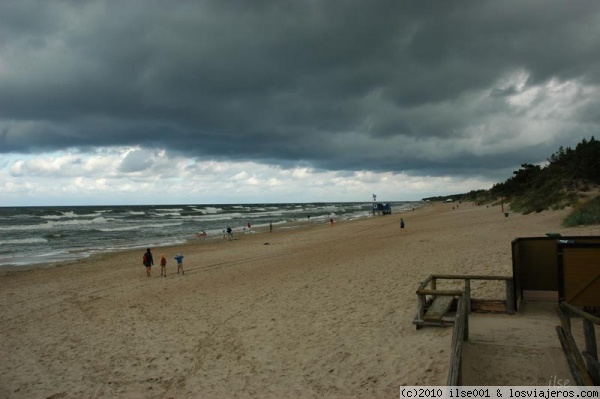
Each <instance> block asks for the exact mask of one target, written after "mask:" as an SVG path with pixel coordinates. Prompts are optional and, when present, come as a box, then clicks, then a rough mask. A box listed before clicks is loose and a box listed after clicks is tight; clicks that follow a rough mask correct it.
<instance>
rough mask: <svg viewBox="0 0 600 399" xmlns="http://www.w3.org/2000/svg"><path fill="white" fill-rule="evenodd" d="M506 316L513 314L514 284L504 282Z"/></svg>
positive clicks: (512, 281) (510, 281) (511, 280)
mask: <svg viewBox="0 0 600 399" xmlns="http://www.w3.org/2000/svg"><path fill="white" fill-rule="evenodd" d="M506 314H515V282H514V280H513V279H510V280H506Z"/></svg>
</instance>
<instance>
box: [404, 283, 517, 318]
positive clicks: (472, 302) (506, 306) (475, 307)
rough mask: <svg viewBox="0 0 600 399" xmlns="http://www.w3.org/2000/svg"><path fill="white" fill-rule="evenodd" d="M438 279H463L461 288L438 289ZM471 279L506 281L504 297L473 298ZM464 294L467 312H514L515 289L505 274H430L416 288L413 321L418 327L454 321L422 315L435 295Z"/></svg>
mask: <svg viewBox="0 0 600 399" xmlns="http://www.w3.org/2000/svg"><path fill="white" fill-rule="evenodd" d="M438 280H463V282H464V284H463V287H462V289H461V290H438V289H437V281H438ZM472 280H497V281H502V280H504V281H505V282H506V294H505V298H504V299H500V300H498V299H478V298H473V296H472V292H471V281H472ZM460 295H464V297H465V304H466V307H467V313H470V312H472V311H475V312H477V311H480V312H486V311H488V312H489V311H495V312H504V313H507V314H514V312H515V289H514V282H513V278H512V277H507V276H482V275H466V274H464V275H463V274H458V275H451V274H432V275H430V276H428V277H427V278H426V279H425V280H424V281H423V282H421V284H420V285H419V288H418V289H417V302H418V304H417V314H416V316H415V320H414V321H413V323H414V324H415V325H416V326H417V328H420V327H421V326H426V325H434V326H440V325H446V324H452V323H454V319H455V317H444V318H442V319H440V320H439V321H435V322H431V321H427V320H424V316H425V314H426V312H427V310H428V308H429V307H430V306H431V304H432V302H433V300H434V299H435V298H436V297H437V296H456V297H457V296H460Z"/></svg>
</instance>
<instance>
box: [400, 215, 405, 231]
mask: <svg viewBox="0 0 600 399" xmlns="http://www.w3.org/2000/svg"><path fill="white" fill-rule="evenodd" d="M400 230H404V219H402V218H400Z"/></svg>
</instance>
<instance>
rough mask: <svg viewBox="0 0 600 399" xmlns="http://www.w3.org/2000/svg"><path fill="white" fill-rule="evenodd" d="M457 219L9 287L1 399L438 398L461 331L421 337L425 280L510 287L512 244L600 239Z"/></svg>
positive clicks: (391, 221) (553, 224)
mask: <svg viewBox="0 0 600 399" xmlns="http://www.w3.org/2000/svg"><path fill="white" fill-rule="evenodd" d="M455 205H456V204H443V203H436V204H435V205H434V206H424V207H422V208H419V209H416V210H414V211H410V210H409V211H407V212H400V213H396V214H392V215H386V216H377V217H372V218H367V219H361V220H354V221H346V222H339V223H335V224H334V226H333V227H330V226H328V225H327V224H320V225H316V226H314V227H310V228H306V229H304V228H300V229H293V230H287V231H283V230H278V231H274V232H273V233H269V232H268V231H266V232H263V233H256V234H246V235H243V236H242V237H241V239H240V240H235V241H227V240H214V241H213V240H209V241H206V242H203V243H198V242H192V243H189V244H185V245H178V246H173V247H162V248H156V249H154V250H153V251H152V252H153V254H154V257H155V259H158V258H159V256H160V253H162V252H164V253H165V254H166V255H167V259H168V265H167V277H166V278H164V277H160V276H159V275H160V270H157V266H156V265H155V266H154V267H153V268H152V274H153V275H152V277H151V278H147V277H145V268H144V267H143V266H142V265H141V257H142V254H143V252H144V251H143V250H142V251H140V250H130V251H124V252H118V253H109V254H99V255H98V256H94V257H92V258H87V259H84V260H81V261H76V262H70V263H68V264H65V265H63V266H62V267H55V266H50V267H45V268H38V267H36V268H35V269H34V270H29V271H28V272H26V273H20V272H16V273H6V272H4V273H0V288H1V289H0V331H1V332H2V334H3V337H4V339H3V340H2V341H1V342H0V352H1V353H4V354H6V356H4V359H3V362H2V363H0V376H2V380H3V384H0V396H2V397H11V398H29V397H48V396H51V395H56V396H63V397H82V396H86V397H123V398H129V397H148V398H164V397H178V398H179V397H183V398H186V397H189V398H194V397H199V396H205V397H232V396H236V397H257V396H258V397H282V396H286V397H303V398H304V397H311V398H322V397H327V398H339V397H375V398H380V397H381V398H383V397H393V396H396V395H397V392H398V389H399V387H400V386H401V385H443V384H444V383H445V379H446V373H447V369H448V362H449V356H450V339H451V335H452V329H449V328H435V327H432V328H423V329H421V330H418V331H417V330H416V329H415V327H414V325H413V324H412V319H413V317H414V311H415V309H416V304H417V298H416V295H415V290H416V288H417V286H418V284H419V283H420V282H421V281H422V280H423V279H424V278H425V277H427V276H428V275H429V274H431V273H439V274H494V275H510V273H511V270H512V260H511V249H510V245H511V241H512V240H513V239H515V238H518V237H531V236H543V235H544V234H545V233H548V232H556V233H561V234H563V235H575V236H577V235H600V226H587V227H584V228H564V227H561V226H560V222H561V221H562V218H563V217H564V215H566V214H567V213H568V210H562V211H548V212H542V213H540V214H531V215H519V214H512V213H511V214H510V216H509V217H504V215H503V214H502V213H501V211H500V207H499V206H498V207H489V208H488V207H481V206H480V207H475V206H471V205H470V204H461V205H460V207H457V208H455V209H453V206H455ZM400 218H403V219H404V220H405V223H406V228H405V230H404V231H401V229H400V226H399V220H400ZM176 252H183V254H184V256H185V258H184V269H185V271H186V273H185V275H184V276H182V275H178V274H177V273H176V272H175V271H176V266H175V262H174V260H173V259H172V258H173V256H174V255H175V253H176ZM472 288H473V289H474V290H480V291H481V292H484V293H487V292H494V290H495V289H496V288H495V287H494V286H491V285H489V286H488V285H483V286H478V287H475V286H474V287H472ZM544 378H545V379H544V381H547V380H548V379H547V378H546V376H544ZM518 382H519V381H514V383H515V385H518Z"/></svg>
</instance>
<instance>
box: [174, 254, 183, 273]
mask: <svg viewBox="0 0 600 399" xmlns="http://www.w3.org/2000/svg"><path fill="white" fill-rule="evenodd" d="M174 259H175V260H176V261H177V274H179V270H181V274H185V272H184V271H183V255H182V254H177V256H175V258H174Z"/></svg>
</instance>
